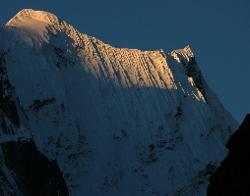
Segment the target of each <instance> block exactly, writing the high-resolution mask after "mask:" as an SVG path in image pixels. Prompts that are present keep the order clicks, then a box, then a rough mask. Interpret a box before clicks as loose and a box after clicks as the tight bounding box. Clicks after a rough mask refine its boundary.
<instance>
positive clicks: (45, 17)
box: [6, 9, 59, 26]
mask: <svg viewBox="0 0 250 196" xmlns="http://www.w3.org/2000/svg"><path fill="white" fill-rule="evenodd" d="M30 20H36V21H39V22H42V23H48V24H58V23H59V19H58V18H57V16H55V15H54V14H52V13H49V12H45V11H36V10H32V9H23V10H21V11H19V12H18V13H17V14H16V15H15V16H14V17H13V18H12V19H10V20H9V21H8V22H7V23H6V26H20V25H22V24H23V23H25V22H27V21H30Z"/></svg>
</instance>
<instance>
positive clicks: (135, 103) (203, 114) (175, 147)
mask: <svg viewBox="0 0 250 196" xmlns="http://www.w3.org/2000/svg"><path fill="white" fill-rule="evenodd" d="M0 56H1V61H2V62H4V63H2V64H3V65H4V68H5V69H6V71H4V72H1V78H0V79H1V81H4V80H3V79H2V78H3V77H5V78H8V83H9V84H11V86H12V87H13V88H11V92H12V93H13V95H12V96H8V100H17V101H15V102H13V101H12V103H15V104H16V108H19V109H18V110H17V113H18V115H19V120H20V122H19V124H18V126H17V125H15V124H13V122H11V119H12V117H11V116H10V115H7V114H8V112H6V111H8V110H6V107H2V106H1V105H0V113H1V118H2V119H1V122H2V121H4V122H5V124H6V123H7V124H8V126H7V127H11V131H9V130H10V129H7V130H5V129H6V125H5V126H1V127H0V128H1V129H2V130H1V129H0V137H1V138H3V137H4V138H11V137H13V138H15V137H14V136H15V135H18V137H21V138H22V139H25V138H26V137H27V138H26V139H30V138H32V141H34V143H35V145H36V147H37V149H38V150H39V151H40V152H41V153H43V154H44V155H45V156H46V157H48V158H49V159H50V160H55V161H56V162H57V164H58V166H59V168H60V170H61V172H62V175H63V178H64V180H65V182H66V184H67V188H68V191H69V194H70V195H73V196H78V195H79V196H80V195H88V196H91V195H93V196H98V195H102V196H105V195H107V196H113V195H114V196H116V195H119V196H128V195H138V196H140V195H143V196H144V195H145V196H152V195H153V196H156V195H157V196H161V195H162V196H166V195H168V196H172V195H173V196H174V195H185V196H189V195H190V196H194V195H197V196H203V195H206V188H207V185H208V178H209V176H210V175H211V174H212V173H213V171H214V169H215V168H216V167H217V166H218V165H219V164H220V162H221V160H222V159H223V158H224V157H225V155H226V153H227V150H226V148H225V147H224V144H225V143H226V141H227V140H228V138H229V136H230V135H231V134H232V132H233V130H235V129H236V127H237V122H236V121H235V120H234V119H233V118H232V116H231V115H230V114H229V113H228V112H227V111H226V110H225V109H224V107H223V106H222V105H221V103H220V101H219V100H218V98H217V97H216V96H215V95H214V93H213V92H212V91H211V90H210V88H209V87H208V85H207V84H206V82H205V80H204V78H203V77H202V74H201V71H200V69H199V67H198V65H197V63H196V60H195V56H194V54H193V52H192V50H191V48H190V47H186V48H184V49H181V50H174V51H173V52H171V53H165V52H164V51H163V50H159V51H141V50H137V49H127V48H114V47H112V46H110V45H108V44H105V43H103V42H101V41H100V40H98V39H96V38H94V37H91V36H88V35H85V34H82V33H80V32H79V31H77V30H76V29H75V28H73V27H72V26H71V25H69V24H68V23H66V22H65V21H63V20H61V19H59V18H57V17H56V16H55V15H53V14H51V13H48V12H44V11H34V10H31V9H25V10H22V11H20V12H19V13H18V14H17V15H16V16H15V17H14V18H12V19H11V20H10V21H9V22H7V23H6V25H5V26H4V27H2V28H1V29H0ZM0 71H1V70H0ZM2 76H3V77H2ZM1 81H0V84H1V85H2V87H1V88H0V90H1V89H4V88H3V87H4V86H5V85H6V82H1ZM0 92H1V93H2V94H3V93H4V92H5V90H3V92H2V91H0ZM22 135H23V137H22ZM0 141H1V139H0ZM3 144H4V140H3V141H2V142H1V148H3V146H2V145H3ZM5 159H6V157H5V156H4V155H3V154H2V153H1V151H0V160H1V161H0V163H1V167H0V177H1V174H2V176H8V178H7V179H6V177H5V179H4V180H5V186H2V187H1V186H0V191H6V192H8V193H11V192H15V194H16V195H22V194H24V192H25V190H24V192H23V190H22V187H20V185H18V184H17V183H15V181H17V180H15V178H16V177H15V174H13V171H12V170H11V168H8V165H7V166H6V164H5V162H6V160H5ZM1 179H2V178H1ZM1 179H0V180H1ZM8 179H9V180H8ZM10 181H11V182H12V183H11V182H10Z"/></svg>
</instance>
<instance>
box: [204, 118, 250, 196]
mask: <svg viewBox="0 0 250 196" xmlns="http://www.w3.org/2000/svg"><path fill="white" fill-rule="evenodd" d="M226 147H227V148H228V149H229V154H228V156H227V157H226V159H225V160H224V161H223V162H222V164H221V166H220V167H219V168H218V169H217V171H216V172H215V173H214V174H213V175H212V176H211V178H210V184H209V186H208V189H207V195H208V196H224V195H226V196H230V195H234V196H235V195H237V196H249V195H250V114H248V115H247V116H246V117H245V120H244V121H243V123H242V124H241V126H240V127H239V129H238V130H237V131H236V132H235V133H234V134H233V135H232V137H231V138H230V139H229V141H228V143H227V145H226Z"/></svg>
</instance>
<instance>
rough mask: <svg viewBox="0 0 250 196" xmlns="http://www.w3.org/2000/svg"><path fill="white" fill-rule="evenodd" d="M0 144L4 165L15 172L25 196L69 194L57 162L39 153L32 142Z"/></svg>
mask: <svg viewBox="0 0 250 196" xmlns="http://www.w3.org/2000/svg"><path fill="white" fill-rule="evenodd" d="M1 146H2V151H3V154H4V158H5V162H6V165H7V167H8V168H9V169H11V171H13V172H14V173H15V176H16V178H17V180H16V181H17V182H16V184H17V185H18V187H19V188H20V190H21V192H22V193H24V195H25V196H35V195H36V196H44V195H47V196H54V195H60V196H67V195H69V193H68V189H67V186H66V183H65V181H64V179H63V176H62V173H61V171H60V169H59V167H58V165H57V162H56V161H53V160H49V159H48V158H46V157H45V156H44V155H43V154H41V153H40V152H39V151H38V150H37V148H36V146H35V144H34V142H32V141H18V142H5V143H3V144H2V145H1Z"/></svg>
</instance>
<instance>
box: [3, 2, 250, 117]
mask: <svg viewBox="0 0 250 196" xmlns="http://www.w3.org/2000/svg"><path fill="white" fill-rule="evenodd" d="M23 8H33V9H39V10H46V11H50V12H53V13H54V14H56V15H57V16H59V17H60V18H62V19H64V20H66V21H67V22H69V23H70V24H72V25H73V26H75V27H76V28H78V29H79V30H80V31H81V32H82V33H86V34H89V35H92V36H95V37H97V38H99V39H101V40H102V41H104V42H106V43H109V44H111V45H113V46H116V47H128V48H138V49H146V50H152V49H160V48H162V49H164V50H165V51H166V52H167V51H171V50H173V49H178V48H183V47H184V46H186V45H188V44H189V45H191V47H192V48H193V50H194V52H195V54H196V57H197V60H198V63H199V65H200V67H201V69H202V71H203V75H204V76H205V78H206V80H207V82H208V83H209V85H210V87H211V88H212V89H213V90H214V91H215V92H216V94H217V95H218V96H219V98H220V99H221V101H222V102H223V104H224V105H225V107H226V108H227V109H228V110H229V111H230V112H231V113H232V114H233V116H234V117H235V118H236V119H237V120H238V121H241V120H242V119H243V116H244V115H245V114H246V113H247V112H250V60H248V57H250V49H249V48H250V47H249V45H250V1H249V0H209V1H205V0H178V1H177V0H88V1H87V0H9V1H3V2H1V7H0V16H1V17H0V24H4V23H5V22H6V21H7V20H8V19H10V18H11V17H12V16H14V15H15V14H16V12H18V11H19V10H21V9H23Z"/></svg>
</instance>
